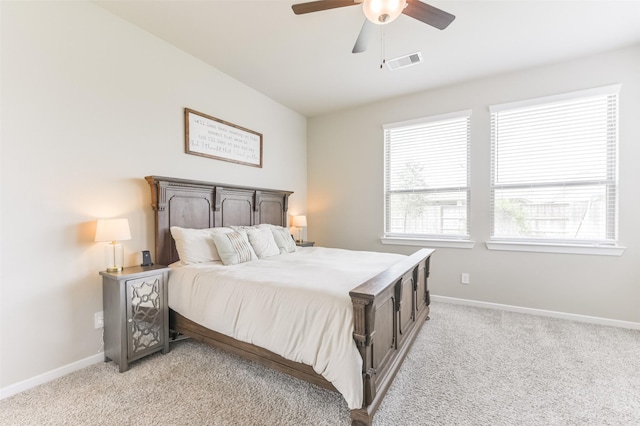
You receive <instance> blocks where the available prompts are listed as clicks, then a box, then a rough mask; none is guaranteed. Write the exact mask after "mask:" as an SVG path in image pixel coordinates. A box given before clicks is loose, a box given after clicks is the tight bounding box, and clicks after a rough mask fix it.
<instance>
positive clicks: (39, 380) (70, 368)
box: [0, 352, 104, 400]
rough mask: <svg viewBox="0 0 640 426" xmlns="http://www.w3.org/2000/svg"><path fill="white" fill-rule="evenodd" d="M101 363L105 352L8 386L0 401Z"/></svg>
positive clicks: (2, 392) (0, 395)
mask: <svg viewBox="0 0 640 426" xmlns="http://www.w3.org/2000/svg"><path fill="white" fill-rule="evenodd" d="M99 362H104V352H101V353H99V354H95V355H92V356H90V357H88V358H85V359H81V360H80V361H76V362H72V363H71V364H67V365H64V366H62V367H60V368H56V369H55V370H51V371H48V372H46V373H43V374H40V375H39V376H36V377H32V378H30V379H27V380H23V381H21V382H18V383H15V384H13V385H10V386H7V387H6V388H2V389H0V400H2V399H5V398H8V397H10V396H13V395H15V394H18V393H20V392H24V391H26V390H27V389H31V388H35V387H36V386H39V385H41V384H43V383H47V382H50V381H52V380H55V379H58V378H60V377H64V376H66V375H67V374H70V373H73V372H74V371H78V370H82V369H83V368H85V367H88V366H90V365H93V364H97V363H99Z"/></svg>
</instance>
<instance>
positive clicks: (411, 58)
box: [386, 52, 422, 71]
mask: <svg viewBox="0 0 640 426" xmlns="http://www.w3.org/2000/svg"><path fill="white" fill-rule="evenodd" d="M421 62H422V53H421V52H416V53H409V54H408V55H404V56H398V57H397V58H393V59H388V60H387V61H386V64H387V66H388V67H389V69H390V70H391V71H394V70H399V69H400V68H406V67H410V66H411V65H416V64H419V63H421Z"/></svg>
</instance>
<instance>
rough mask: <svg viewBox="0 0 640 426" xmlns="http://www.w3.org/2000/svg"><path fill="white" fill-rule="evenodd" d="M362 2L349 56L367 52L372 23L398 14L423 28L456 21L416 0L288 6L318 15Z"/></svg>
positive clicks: (335, 0)
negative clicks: (361, 16)
mask: <svg viewBox="0 0 640 426" xmlns="http://www.w3.org/2000/svg"><path fill="white" fill-rule="evenodd" d="M360 3H362V10H363V11H364V15H365V17H366V19H365V20H364V24H362V29H361V30H360V34H358V38H357V39H356V44H355V45H354V46H353V50H352V52H353V53H360V52H364V51H365V50H367V46H366V42H367V40H368V39H369V33H371V31H372V30H373V28H375V27H374V24H377V25H385V24H388V23H390V22H392V21H393V20H395V19H396V18H397V17H398V16H400V14H401V13H404V14H405V15H408V16H411V17H412V18H414V19H417V20H418V21H422V22H424V23H425V24H427V25H431V26H432V27H435V28H438V29H439V30H444V29H445V28H447V27H448V26H449V24H450V23H451V22H453V20H454V19H455V18H456V17H455V16H453V15H452V14H450V13H447V12H445V11H444V10H440V9H438V8H437V7H433V6H431V5H428V4H426V3H422V2H421V1H419V0H318V1H311V2H308V3H299V4H294V5H293V6H291V8H292V9H293V13H295V14H296V15H302V14H305V13H311V12H319V11H321V10H328V9H336V8H338V7H345V6H353V5H356V4H360Z"/></svg>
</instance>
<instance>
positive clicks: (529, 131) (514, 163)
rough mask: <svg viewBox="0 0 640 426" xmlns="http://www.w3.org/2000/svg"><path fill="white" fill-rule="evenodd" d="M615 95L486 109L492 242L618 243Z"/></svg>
mask: <svg viewBox="0 0 640 426" xmlns="http://www.w3.org/2000/svg"><path fill="white" fill-rule="evenodd" d="M619 88H620V87H619V85H615V86H607V87H603V88H597V89H592V90H586V91H581V92H574V93H570V94H566V95H560V96H554V97H548V98H542V99H536V100H530V101H525V102H521V103H511V104H504V105H496V106H493V107H491V108H490V110H491V175H492V183H491V215H492V221H491V222H492V229H491V237H492V239H493V240H501V239H504V240H511V241H523V242H527V241H530V242H535V241H544V242H553V243H568V244H576V243H578V244H614V243H615V241H616V234H617V231H616V218H617V211H616V208H617V203H616V190H617V144H618V92H619Z"/></svg>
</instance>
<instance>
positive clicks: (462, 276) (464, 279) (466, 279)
mask: <svg viewBox="0 0 640 426" xmlns="http://www.w3.org/2000/svg"><path fill="white" fill-rule="evenodd" d="M460 283H462V284H471V281H470V277H469V273H468V272H463V273H462V274H460Z"/></svg>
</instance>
